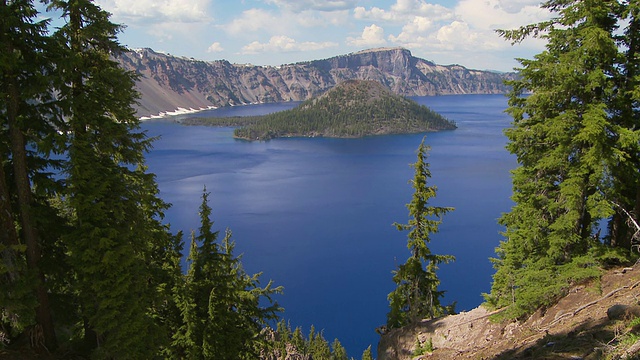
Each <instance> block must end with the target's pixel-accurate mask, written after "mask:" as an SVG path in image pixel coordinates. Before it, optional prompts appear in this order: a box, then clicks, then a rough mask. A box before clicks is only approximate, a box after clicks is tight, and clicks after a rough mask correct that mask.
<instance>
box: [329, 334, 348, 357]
mask: <svg viewBox="0 0 640 360" xmlns="http://www.w3.org/2000/svg"><path fill="white" fill-rule="evenodd" d="M331 360H349V356H348V355H347V350H346V349H345V348H344V347H343V346H342V344H341V343H340V341H339V340H338V339H334V340H333V343H331Z"/></svg>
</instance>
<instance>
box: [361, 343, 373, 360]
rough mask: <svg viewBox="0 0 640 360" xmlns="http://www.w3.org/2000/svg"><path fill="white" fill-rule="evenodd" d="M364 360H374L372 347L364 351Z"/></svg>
mask: <svg viewBox="0 0 640 360" xmlns="http://www.w3.org/2000/svg"><path fill="white" fill-rule="evenodd" d="M361 359H362V360H373V355H372V354H371V345H369V347H368V348H366V349H365V350H364V352H363V353H362V358H361Z"/></svg>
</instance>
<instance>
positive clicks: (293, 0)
mask: <svg viewBox="0 0 640 360" xmlns="http://www.w3.org/2000/svg"><path fill="white" fill-rule="evenodd" d="M265 2H266V3H267V4H273V5H276V6H278V7H281V8H284V9H287V10H289V11H293V12H301V11H305V10H317V11H337V10H347V9H352V8H353V7H354V6H355V5H356V4H357V3H358V0H265Z"/></svg>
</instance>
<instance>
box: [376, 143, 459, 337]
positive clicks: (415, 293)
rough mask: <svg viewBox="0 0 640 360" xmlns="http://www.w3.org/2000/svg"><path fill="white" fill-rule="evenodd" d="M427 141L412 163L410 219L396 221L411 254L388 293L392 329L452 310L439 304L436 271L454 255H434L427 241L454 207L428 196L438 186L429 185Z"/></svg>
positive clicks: (438, 283)
mask: <svg viewBox="0 0 640 360" xmlns="http://www.w3.org/2000/svg"><path fill="white" fill-rule="evenodd" d="M424 141H425V139H423V140H422V142H421V143H420V146H419V147H418V152H417V153H418V160H417V162H416V163H415V164H413V168H414V169H415V175H414V178H413V180H412V184H413V189H414V190H415V191H414V194H413V198H412V200H411V202H410V203H409V204H407V208H408V209H409V216H410V219H409V222H408V224H399V223H395V224H394V225H395V226H396V228H397V229H398V230H400V231H409V234H408V241H407V247H408V248H409V250H410V252H411V256H410V257H409V259H407V262H406V263H404V264H401V265H400V266H399V267H398V270H396V271H394V276H393V281H394V282H395V283H396V285H397V287H396V289H395V290H394V291H392V292H391V293H390V294H389V302H390V306H391V310H390V312H389V314H388V315H387V326H388V327H389V328H397V327H401V326H404V325H406V324H409V323H412V322H416V321H419V320H421V319H423V318H434V317H437V316H441V315H444V314H446V313H447V312H449V311H450V310H448V309H447V308H446V307H444V306H442V305H441V304H440V298H441V297H442V296H443V295H444V291H441V290H438V287H439V285H440V280H439V279H438V276H437V274H436V270H437V269H438V265H439V264H442V263H448V262H451V261H453V260H454V257H453V256H451V255H437V254H433V253H432V252H431V250H430V249H429V247H428V246H427V244H428V243H429V242H430V241H431V238H430V235H431V234H434V233H437V232H438V226H439V225H440V224H441V223H442V216H443V215H444V214H446V213H448V212H450V211H452V210H453V208H450V207H435V206H430V205H429V199H431V198H433V197H435V196H436V187H435V186H427V180H428V179H429V178H430V177H431V172H430V171H429V164H428V163H427V162H426V158H427V156H428V151H429V147H428V146H427V145H425V143H424Z"/></svg>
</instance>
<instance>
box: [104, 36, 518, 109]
mask: <svg viewBox="0 0 640 360" xmlns="http://www.w3.org/2000/svg"><path fill="white" fill-rule="evenodd" d="M117 61H118V62H119V63H120V64H121V66H122V67H123V68H125V69H127V70H131V71H134V72H136V73H138V74H140V75H141V78H140V80H139V81H138V83H137V87H138V91H139V92H140V94H141V98H140V101H139V105H138V106H137V114H138V116H141V117H142V116H150V115H158V114H161V113H167V112H174V111H176V110H178V109H180V111H182V112H184V111H195V110H199V109H207V108H211V107H222V106H229V105H242V104H251V103H267V102H284V101H303V100H307V99H310V98H311V97H314V96H317V95H319V94H321V93H323V92H325V91H326V90H328V89H330V88H332V87H333V86H335V85H336V84H337V83H339V82H342V81H345V80H352V79H357V80H374V81H377V82H379V83H381V84H383V85H385V86H386V87H388V88H389V89H391V91H393V92H394V93H396V94H399V95H404V96H425V95H448V94H500V93H505V92H506V91H507V90H508V89H507V87H506V86H505V85H504V84H503V80H505V79H510V78H513V77H514V76H515V75H514V74H513V73H506V74H500V73H496V72H491V71H482V70H471V69H467V68H465V67H463V66H460V65H447V66H443V65H437V64H435V63H433V62H430V61H427V60H424V59H420V58H417V57H414V56H413V55H412V54H411V52H410V51H409V50H407V49H404V48H378V49H368V50H363V51H359V52H356V53H351V54H346V55H340V56H336V57H332V58H328V59H323V60H313V61H307V62H300V63H295V64H288V65H282V66H259V65H248V64H246V65H239V64H231V63H230V62H228V61H226V60H217V61H209V62H205V61H200V60H196V59H192V58H185V57H176V56H172V55H169V54H162V53H158V52H155V51H153V50H151V49H139V50H135V51H130V52H126V53H123V54H121V55H120V56H119V57H118V58H117Z"/></svg>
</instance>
